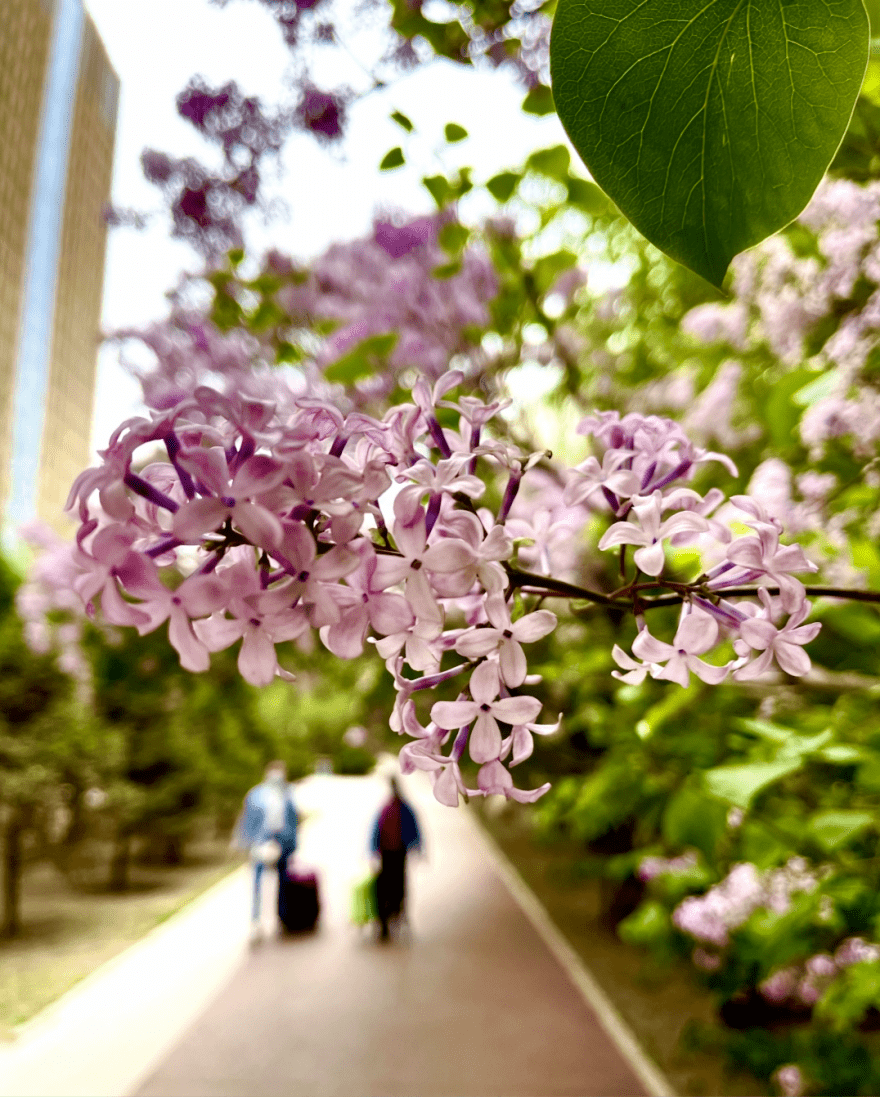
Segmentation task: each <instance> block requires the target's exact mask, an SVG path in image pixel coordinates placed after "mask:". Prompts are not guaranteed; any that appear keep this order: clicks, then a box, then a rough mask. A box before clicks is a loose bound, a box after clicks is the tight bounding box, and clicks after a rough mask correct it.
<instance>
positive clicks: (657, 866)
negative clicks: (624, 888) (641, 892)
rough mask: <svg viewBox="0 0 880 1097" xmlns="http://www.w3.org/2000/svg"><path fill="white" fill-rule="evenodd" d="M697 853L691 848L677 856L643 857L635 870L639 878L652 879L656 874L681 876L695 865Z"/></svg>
mask: <svg viewBox="0 0 880 1097" xmlns="http://www.w3.org/2000/svg"><path fill="white" fill-rule="evenodd" d="M697 863H698V862H697V855H696V853H694V851H693V850H689V851H688V852H687V853H682V854H679V856H678V857H643V858H642V860H641V861H640V862H639V867H638V871H637V875H638V878H639V879H640V880H645V881H648V880H654V879H656V878H657V877H658V876H683V875H686V874H687V873H688V872H690V871H691V870H693V869H695V868H696V867H697Z"/></svg>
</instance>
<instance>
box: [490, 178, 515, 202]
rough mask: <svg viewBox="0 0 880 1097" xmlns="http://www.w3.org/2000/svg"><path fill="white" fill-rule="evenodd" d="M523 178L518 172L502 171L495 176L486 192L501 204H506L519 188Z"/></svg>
mask: <svg viewBox="0 0 880 1097" xmlns="http://www.w3.org/2000/svg"><path fill="white" fill-rule="evenodd" d="M520 179H522V176H521V175H520V174H519V172H516V171H502V172H499V174H498V175H493V176H492V178H491V179H490V180H489V182H488V183H487V184H486V190H487V191H488V192H489V193H490V194H491V195H492V197H493V198H495V199H496V200H497V201H499V202H506V201H508V199H509V198H510V197H511V196H512V194H513V192H514V191H515V190H516V188H517V187H518V186H519V181H520Z"/></svg>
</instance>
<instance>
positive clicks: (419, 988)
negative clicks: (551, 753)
mask: <svg viewBox="0 0 880 1097" xmlns="http://www.w3.org/2000/svg"><path fill="white" fill-rule="evenodd" d="M406 789H407V796H408V797H409V798H410V800H411V802H413V804H414V806H415V808H416V810H417V813H418V814H419V816H420V820H421V821H422V823H423V830H424V832H425V837H426V845H427V858H426V860H425V861H424V862H423V863H418V862H417V861H415V859H413V861H414V863H413V866H412V871H411V874H410V896H411V899H410V908H409V909H410V920H411V923H412V930H413V939H412V941H410V942H409V943H407V942H396V943H394V944H392V945H390V946H382V945H379V944H377V943H376V942H374V941H373V940H372V939H371V938H370V937H369V936H368V935H365V934H363V933H362V932H360V931H358V930H355V929H354V928H352V927H351V926H349V925H348V922H347V914H348V905H349V896H350V892H351V887H352V884H353V882H354V881H355V880H356V879H358V878H359V877H360V876H361V875H362V874H363V872H364V871H365V870H366V867H367V861H366V857H365V855H364V848H365V845H366V836H367V833H368V830H369V824H370V820H371V818H372V817H373V815H374V814H375V811H376V810H377V808H378V806H379V804H380V803H381V801H382V799H383V796H384V782H382V781H381V780H379V779H377V778H363V779H358V778H339V777H329V776H326V777H314V778H310V779H309V781H307V782H305V783H304V785H303V786H302V787H301V792H300V795H299V800H300V803H301V805H302V807H303V808H304V809H305V810H306V811H308V812H310V813H311V814H310V819H309V821H308V823H307V825H306V826H305V827H304V828H303V841H302V849H301V851H300V858H301V861H302V862H303V863H310V864H313V865H315V866H317V867H318V869H319V872H320V874H321V883H322V901H323V910H322V920H321V927H320V931H319V932H318V933H317V934H315V935H313V936H308V937H303V938H295V939H282V938H277V937H275V936H274V935H270V936H267V938H266V940H265V941H264V942H263V943H262V944H260V945H258V946H256V947H254V948H252V949H248V948H247V946H246V944H245V935H246V932H247V912H248V911H247V908H248V888H249V881H248V878H247V874H246V872H240V873H236V874H234V875H233V876H232V877H230V878H229V879H228V880H227V881H224V882H223V883H222V884H221V885H218V887H217V888H215V889H213V890H212V892H210V893H208V894H207V895H206V896H205V897H203V899H202V900H200V901H199V902H198V903H196V904H194V905H193V906H192V907H191V908H189V909H188V910H187V911H186V912H184V914H182V915H181V916H179V917H178V918H176V919H174V920H172V921H171V922H170V923H168V924H167V925H166V926H164V927H160V928H159V930H157V931H155V932H154V934H152V935H151V936H150V937H148V938H146V939H145V940H144V941H143V942H141V944H140V945H138V946H135V948H134V949H132V950H129V952H128V953H126V954H124V956H123V957H122V958H120V960H119V962H118V963H116V964H115V965H110V969H109V970H107V969H102V972H100V973H97V974H96V976H95V978H94V979H93V980H92V981H87V983H86V984H85V985H84V986H83V987H81V988H78V989H77V990H75V991H74V992H72V994H71V995H69V996H68V998H67V999H65V1000H62V1002H61V1004H60V1005H59V1006H58V1008H57V1009H56V1010H55V1011H49V1013H48V1014H47V1015H46V1016H45V1017H43V1018H41V1019H40V1021H39V1022H38V1023H37V1024H36V1025H35V1026H33V1028H32V1030H31V1031H29V1032H26V1033H25V1034H24V1035H23V1037H22V1039H21V1040H20V1041H19V1043H18V1044H17V1045H15V1046H13V1047H11V1048H7V1049H3V1050H0V1095H12V1094H18V1095H19V1097H26V1095H29V1094H34V1095H36V1094H40V1095H42V1097H49V1095H54V1094H58V1095H62V1094H63V1095H65V1097H74V1095H76V1094H93V1095H101V1094H106V1095H108V1097H110V1095H114V1097H122V1095H124V1094H133V1093H137V1094H139V1095H142V1097H175V1095H181V1097H184V1095H185V1097H238V1095H241V1097H262V1095H267V1097H268V1095H273V1097H274V1095H276V1094H280V1093H291V1094H298V1095H302V1097H396V1095H404V1094H406V1095H412V1097H435V1095H436V1097H496V1095H497V1097H520V1095H522V1097H589V1095H605V1097H615V1095H619V1097H624V1095H627V1097H628V1095H636V1094H645V1093H651V1094H661V1093H668V1092H669V1091H668V1089H665V1088H664V1083H663V1080H662V1078H660V1077H659V1075H657V1074H656V1072H655V1071H654V1072H652V1069H651V1064H650V1063H648V1062H647V1061H646V1060H644V1059H643V1058H642V1057H640V1053H639V1051H638V1049H637V1048H634V1047H629V1048H627V1045H626V1041H627V1033H626V1032H625V1031H623V1030H622V1029H620V1026H619V1023H617V1022H615V1018H614V1017H613V1016H611V1015H608V1014H607V1013H606V1012H605V1011H604V1010H603V1007H602V1003H601V1001H600V1002H599V1004H598V1011H599V1016H600V1018H601V1023H600V1020H598V1019H597V1014H596V1012H594V1010H593V1009H592V1008H591V1007H590V1005H588V1004H587V1001H586V1000H585V998H584V994H583V993H582V989H581V988H579V986H578V985H577V983H578V982H580V983H581V987H583V986H586V989H587V992H588V993H589V992H590V987H589V985H588V984H589V977H588V976H586V975H585V974H582V976H579V975H578V972H577V971H573V970H572V969H571V967H570V968H569V970H566V967H565V966H563V964H561V963H560V962H559V957H560V956H561V957H562V959H563V960H564V961H566V962H567V961H568V959H569V958H568V957H567V956H566V954H565V951H564V946H561V947H556V946H554V940H553V937H552V930H550V931H547V930H546V929H545V932H544V934H543V936H542V934H541V933H540V932H539V931H538V930H536V928H535V924H534V923H535V922H538V923H539V928H540V912H539V914H538V915H537V916H535V915H533V918H532V919H530V918H529V917H527V916H526V914H525V913H524V912H523V909H522V905H521V903H518V902H517V900H516V898H515V897H514V895H513V894H512V893H511V890H510V888H509V886H508V885H507V884H506V883H505V882H504V879H503V877H504V876H507V877H508V883H509V882H510V880H509V877H510V872H509V869H505V867H504V866H503V865H502V866H501V870H500V872H499V866H498V864H497V862H496V859H495V855H494V854H493V852H492V850H491V849H490V847H489V846H488V845H487V844H486V843H485V841H484V839H483V838H482V837H481V833H480V832H479V830H478V828H477V827H476V825H475V823H474V822H473V820H472V819H471V818H470V817H469V816H468V814H467V813H466V812H464V811H458V812H456V811H450V810H449V809H445V808H442V807H440V805H438V804H436V802H435V801H434V800H433V798H432V796H431V794H430V790H429V788H428V787H427V786H426V785H425V784H423V783H421V781H419V780H417V779H415V778H414V779H410V780H408V781H407V782H406ZM517 886H518V885H517V883H516V881H515V880H514V881H513V887H514V892H516V889H517ZM520 887H521V885H520ZM272 898H273V897H272V896H271V894H267V895H266V900H267V902H266V906H267V907H268V908H269V910H268V911H267V914H266V920H267V929H268V928H269V917H270V915H271V906H272ZM531 902H532V904H533V905H534V901H533V900H531ZM525 905H526V906H527V907H528V906H529V902H528V896H526V902H525ZM548 942H549V947H548ZM554 951H555V954H554ZM575 966H576V965H575ZM585 981H586V982H585ZM615 1024H617V1033H618V1040H617V1042H616V1043H615V1042H614V1041H613V1040H612V1039H611V1038H610V1037H609V1035H608V1030H609V1029H611V1030H612V1031H613V1030H615ZM621 1046H622V1047H623V1051H621V1050H620V1047H621Z"/></svg>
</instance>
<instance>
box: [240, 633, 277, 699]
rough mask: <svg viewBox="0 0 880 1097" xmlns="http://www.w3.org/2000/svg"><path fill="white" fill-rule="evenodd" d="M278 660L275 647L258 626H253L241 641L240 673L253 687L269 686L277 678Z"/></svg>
mask: <svg viewBox="0 0 880 1097" xmlns="http://www.w3.org/2000/svg"><path fill="white" fill-rule="evenodd" d="M277 666H278V660H277V659H276V657H275V645H274V644H273V643H272V641H271V640H270V639H269V637H268V636H267V634H266V630H265V629H263V628H262V627H260V626H258V625H251V626H250V627H249V628H248V629H247V630H246V631H245V634H244V638H243V639H242V641H241V650H240V651H239V653H238V672H239V674H240V675H241V676H242V678H244V680H245V681H246V682H250V684H251V685H252V686H268V685H269V683H270V682H271V681H272V679H273V678H274V677H275V668H276V667H277Z"/></svg>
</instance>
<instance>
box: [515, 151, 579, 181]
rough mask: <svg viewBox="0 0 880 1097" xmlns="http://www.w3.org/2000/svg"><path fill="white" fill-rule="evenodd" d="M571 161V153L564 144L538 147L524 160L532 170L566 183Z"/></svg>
mask: <svg viewBox="0 0 880 1097" xmlns="http://www.w3.org/2000/svg"><path fill="white" fill-rule="evenodd" d="M570 163H571V153H570V152H569V151H568V149H567V148H566V147H565V145H553V146H552V147H551V148H549V149H538V151H537V152H533V153H532V155H531V156H530V157H529V158H528V160H526V165H527V166H528V167H530V168H531V169H532V170H533V171H537V172H539V173H540V174H541V175H546V176H547V177H548V178H549V179H556V180H557V181H558V182H560V183H568V166H569V164H570Z"/></svg>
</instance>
